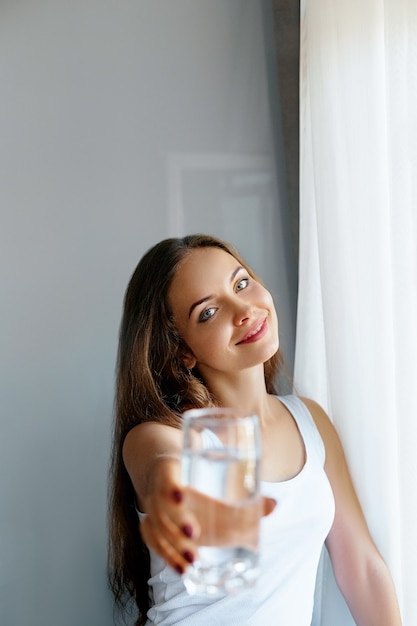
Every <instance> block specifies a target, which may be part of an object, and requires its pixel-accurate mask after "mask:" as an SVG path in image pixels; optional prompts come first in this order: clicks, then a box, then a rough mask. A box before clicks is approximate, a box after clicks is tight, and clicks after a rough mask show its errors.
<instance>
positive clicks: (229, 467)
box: [182, 408, 261, 594]
mask: <svg viewBox="0 0 417 626" xmlns="http://www.w3.org/2000/svg"><path fill="white" fill-rule="evenodd" d="M183 419H184V425H183V428H184V444H183V455H182V480H183V483H184V485H186V486H187V490H186V504H187V506H188V507H189V508H190V509H191V510H192V511H193V513H194V514H195V516H196V517H197V520H198V522H199V524H200V528H201V534H200V537H199V545H200V547H199V551H198V558H197V560H196V561H195V562H194V563H193V565H191V566H190V567H189V568H187V571H186V573H185V574H184V583H185V586H186V588H187V590H188V592H189V593H209V594H218V593H224V592H226V593H232V592H235V591H237V590H239V589H242V588H245V587H248V586H252V585H253V584H254V583H255V581H256V578H257V574H258V541H259V524H260V516H261V498H260V493H259V471H260V469H259V464H260V456H261V453H260V432H259V421H258V417H257V416H256V415H245V414H244V413H239V412H237V411H234V410H233V409H220V408H210V409H194V410H191V411H186V412H185V413H184V415H183Z"/></svg>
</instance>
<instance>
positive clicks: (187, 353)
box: [180, 348, 197, 370]
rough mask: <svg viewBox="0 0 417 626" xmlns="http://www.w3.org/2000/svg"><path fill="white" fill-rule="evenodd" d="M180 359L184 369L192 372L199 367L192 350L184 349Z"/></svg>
mask: <svg viewBox="0 0 417 626" xmlns="http://www.w3.org/2000/svg"><path fill="white" fill-rule="evenodd" d="M180 359H181V361H182V364H183V365H184V367H186V368H187V370H192V369H193V367H195V366H196V365H197V359H196V358H195V356H194V354H193V353H192V352H191V350H189V349H188V348H184V349H183V350H182V351H181V355H180Z"/></svg>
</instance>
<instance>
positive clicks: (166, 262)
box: [109, 235, 401, 626]
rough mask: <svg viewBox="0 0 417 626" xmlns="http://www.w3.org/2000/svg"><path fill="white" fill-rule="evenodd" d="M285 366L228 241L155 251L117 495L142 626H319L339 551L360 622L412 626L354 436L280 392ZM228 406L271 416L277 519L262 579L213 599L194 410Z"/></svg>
mask: <svg viewBox="0 0 417 626" xmlns="http://www.w3.org/2000/svg"><path fill="white" fill-rule="evenodd" d="M279 364H280V353H279V340H278V320H277V315H276V311H275V308H274V303H273V301H272V297H271V295H270V293H269V292H268V291H267V290H266V289H265V287H264V286H263V285H262V283H261V282H260V280H259V279H258V278H257V277H256V276H255V274H254V273H253V271H252V270H251V269H250V268H249V267H248V266H247V264H246V263H245V262H244V260H243V259H242V258H241V257H240V256H239V254H238V253H237V251H236V250H235V249H233V248H232V247H231V246H230V245H229V244H226V243H225V242H223V241H220V240H218V239H215V238H212V237H209V236H204V235H190V236H187V237H184V238H181V239H167V240H164V241H162V242H160V243H159V244H157V245H156V246H154V247H153V248H152V249H151V250H149V251H148V252H147V254H145V256H144V257H143V258H142V260H141V261H140V263H139V265H138V266H137V268H136V270H135V272H134V274H133V276H132V278H131V280H130V283H129V286H128V289H127V292H126V296H125V302H124V312H123V318H122V322H121V329H120V343H119V354H118V364H117V394H116V418H115V430H114V442H113V457H112V469H111V479H112V480H111V499H110V550H109V565H110V580H111V586H112V589H113V592H114V595H115V599H116V603H117V605H118V606H120V607H122V608H123V607H126V606H129V605H130V606H132V601H133V606H134V607H135V608H134V610H135V611H136V612H137V613H138V616H137V617H135V624H136V626H142V625H144V624H162V625H164V626H168V625H172V624H179V625H182V626H186V625H190V626H200V625H208V624H217V625H218V626H222V625H224V626H232V625H233V624H239V625H240V626H241V625H243V624H250V625H252V626H260V625H262V626H263V625H265V626H266V625H270V624H279V625H280V626H281V625H282V626H310V623H311V615H312V609H313V596H314V586H315V579H316V572H317V565H318V561H319V557H320V552H321V549H322V546H323V544H324V542H326V545H327V548H328V550H329V554H330V558H331V561H332V565H333V568H334V571H335V576H336V580H337V582H338V585H339V587H340V589H341V591H342V593H343V595H344V597H345V599H346V601H347V603H348V606H349V608H350V610H351V612H352V615H353V617H354V619H355V621H356V623H357V624H358V625H360V626H399V625H400V624H401V619H400V616H399V610H398V605H397V600H396V596H395V591H394V588H393V583H392V580H391V577H390V575H389V572H388V570H387V567H386V565H385V563H384V561H383V559H382V557H381V555H380V554H379V552H378V550H377V549H376V547H375V544H374V543H373V541H372V539H371V536H370V534H369V531H368V528H367V525H366V522H365V519H364V516H363V513H362V510H361V507H360V505H359V502H358V499H357V497H356V494H355V491H354V488H353V485H352V481H351V478H350V475H349V471H348V468H347V465H346V461H345V458H344V454H343V450H342V447H341V444H340V441H339V438H338V436H337V434H336V432H335V430H334V428H333V426H332V424H331V422H330V420H329V419H328V417H327V416H326V414H325V413H324V412H323V410H322V409H321V408H320V407H319V406H318V405H317V404H316V403H314V402H313V401H311V400H308V399H306V398H298V397H296V396H295V395H290V396H283V397H279V396H277V395H276V392H275V388H274V381H275V379H276V375H277V371H278V367H279ZM216 405H217V406H225V407H234V408H237V409H242V410H244V411H248V412H251V413H256V414H257V415H258V416H259V418H260V423H261V433H262V435H261V436H262V477H261V478H262V492H263V494H264V500H263V505H264V517H263V519H262V520H261V546H260V555H261V556H260V558H261V563H260V565H261V567H260V570H261V573H260V579H259V582H258V584H257V585H256V587H254V588H253V589H248V590H245V591H242V592H241V593H239V594H237V595H235V596H225V597H220V598H219V597H215V598H210V597H209V596H203V595H198V596H190V595H188V594H187V592H186V590H185V587H184V585H183V582H182V578H181V574H182V573H183V572H184V571H185V569H186V568H187V566H188V565H189V564H190V563H191V562H193V560H194V559H195V558H196V555H197V553H198V538H199V522H198V519H196V517H195V516H193V514H192V513H191V511H189V510H187V508H186V506H185V503H184V498H183V494H184V488H183V486H182V485H181V481H180V454H181V443H182V441H181V414H182V412H183V411H184V410H186V409H189V408H191V407H206V406H216ZM275 502H276V506H275Z"/></svg>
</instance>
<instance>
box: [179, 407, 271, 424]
mask: <svg viewBox="0 0 417 626" xmlns="http://www.w3.org/2000/svg"><path fill="white" fill-rule="evenodd" d="M220 416H223V417H224V419H225V420H232V421H234V422H237V421H245V420H251V421H253V420H255V421H259V417H258V415H257V414H256V413H249V412H248V413H245V412H244V411H240V410H239V409H233V408H232V407H207V408H200V409H187V410H186V411H184V412H183V413H182V418H183V420H184V421H185V422H191V421H194V420H197V419H200V420H205V421H207V422H210V421H214V422H216V423H218V419H219V417H220ZM222 421H223V419H222Z"/></svg>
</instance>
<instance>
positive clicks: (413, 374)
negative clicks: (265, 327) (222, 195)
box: [295, 0, 417, 626]
mask: <svg viewBox="0 0 417 626" xmlns="http://www.w3.org/2000/svg"><path fill="white" fill-rule="evenodd" d="M300 40H301V46H300V262H299V301H298V319H297V345H296V362H295V381H296V387H297V390H298V391H299V392H300V393H303V394H305V395H310V396H312V397H313V398H315V399H317V400H318V401H319V402H321V404H322V405H323V406H324V408H325V409H326V410H327V411H328V412H329V414H330V416H331V418H332V419H333V421H334V423H335V425H336V427H337V430H338V432H339V434H340V436H341V439H342V441H343V444H344V448H345V452H346V456H347V458H348V462H349V465H350V468H351V473H352V476H353V479H354V482H355V486H356V489H357V491H358V495H359V498H360V500H361V503H362V506H363V509H364V512H365V515H366V518H367V521H368V524H369V527H370V530H371V532H372V535H373V537H374V539H375V541H376V543H377V545H378V547H379V549H380V550H381V552H382V554H383V556H384V558H385V559H386V561H387V562H388V564H389V567H390V570H391V572H392V575H393V577H394V580H395V583H396V587H397V592H398V595H399V599H400V603H401V606H402V612H403V620H404V625H405V626H413V625H415V624H417V598H416V596H415V581H416V580H417V554H416V551H417V549H416V546H417V540H416V538H415V532H416V531H415V529H416V527H417V481H416V477H417V455H416V454H415V450H416V449H417V397H416V393H415V390H416V382H417V358H416V355H417V255H416V250H417V206H416V204H417V202H416V200H417V194H416V192H417V189H416V185H417V128H416V126H417V122H416V119H417V116H416V115H415V111H416V110H417V82H416V77H417V76H416V74H417V3H416V2H415V0H385V1H384V0H369V1H368V2H366V3H364V2H363V1H362V0H350V2H345V3H335V2H333V0H302V1H301V37H300ZM325 567H326V566H325ZM323 578H324V583H323V584H324V586H325V588H324V589H323V596H322V597H323V610H322V614H321V617H320V611H319V612H318V615H319V617H318V618H317V624H322V626H324V625H326V624H329V625H330V624H332V625H334V624H335V623H337V624H338V626H347V625H348V624H353V621H352V620H351V618H350V617H349V615H348V614H347V612H346V611H345V609H342V608H341V605H340V604H337V602H335V601H334V598H332V597H331V596H332V594H334V591H333V589H332V591H331V593H330V595H329V592H328V590H327V588H326V585H327V583H326V580H327V574H326V573H325V574H324V576H323ZM327 605H329V606H330V605H331V606H332V607H333V609H331V608H330V609H329V608H328V607H327V608H326V606H327ZM335 607H337V608H335ZM331 610H334V611H340V612H339V613H338V614H337V615H336V614H334V616H332V617H331V618H330V617H329V611H331ZM342 613H343V616H342ZM341 616H342V617H341ZM335 619H337V621H334V620H335ZM332 620H333V621H332Z"/></svg>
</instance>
